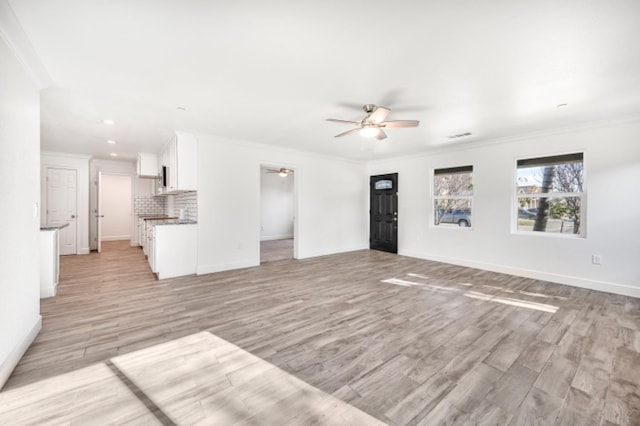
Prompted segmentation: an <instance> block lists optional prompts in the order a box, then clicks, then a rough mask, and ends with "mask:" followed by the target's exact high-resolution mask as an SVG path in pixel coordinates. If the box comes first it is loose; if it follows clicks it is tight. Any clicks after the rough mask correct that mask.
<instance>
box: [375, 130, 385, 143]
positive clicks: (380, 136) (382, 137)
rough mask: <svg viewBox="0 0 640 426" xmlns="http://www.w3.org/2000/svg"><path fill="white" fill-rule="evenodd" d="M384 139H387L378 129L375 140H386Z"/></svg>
mask: <svg viewBox="0 0 640 426" xmlns="http://www.w3.org/2000/svg"><path fill="white" fill-rule="evenodd" d="M386 138H387V134H386V133H385V132H383V131H382V129H378V136H376V139H378V140H379V141H381V140H382V139H386Z"/></svg>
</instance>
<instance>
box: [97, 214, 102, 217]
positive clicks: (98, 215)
mask: <svg viewBox="0 0 640 426" xmlns="http://www.w3.org/2000/svg"><path fill="white" fill-rule="evenodd" d="M96 217H104V215H103V214H97V215H96Z"/></svg>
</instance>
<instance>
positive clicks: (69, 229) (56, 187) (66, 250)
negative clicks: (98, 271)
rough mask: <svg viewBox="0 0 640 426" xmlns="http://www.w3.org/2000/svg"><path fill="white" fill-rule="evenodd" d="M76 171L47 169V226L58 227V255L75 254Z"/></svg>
mask: <svg viewBox="0 0 640 426" xmlns="http://www.w3.org/2000/svg"><path fill="white" fill-rule="evenodd" d="M77 192H78V191H77V171H76V170H69V169H56V168H48V169H47V225H48V226H59V225H64V224H65V223H67V224H69V226H66V227H64V228H62V229H60V254H61V255H66V254H76V253H77V247H76V244H77V242H76V235H77V202H78V201H77Z"/></svg>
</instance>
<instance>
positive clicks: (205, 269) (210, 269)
mask: <svg viewBox="0 0 640 426" xmlns="http://www.w3.org/2000/svg"><path fill="white" fill-rule="evenodd" d="M259 265H260V260H258V261H257V262H256V261H255V260H253V259H252V260H240V261H237V262H230V263H217V264H213V265H205V266H198V269H197V270H196V274H197V275H204V274H213V273H214V272H223V271H231V270H233V269H243V268H251V267H252V266H259Z"/></svg>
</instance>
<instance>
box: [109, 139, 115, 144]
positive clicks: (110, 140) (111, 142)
mask: <svg viewBox="0 0 640 426" xmlns="http://www.w3.org/2000/svg"><path fill="white" fill-rule="evenodd" d="M107 143H110V144H111V145H115V143H116V141H114V140H112V139H109V140H108V141H107Z"/></svg>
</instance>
